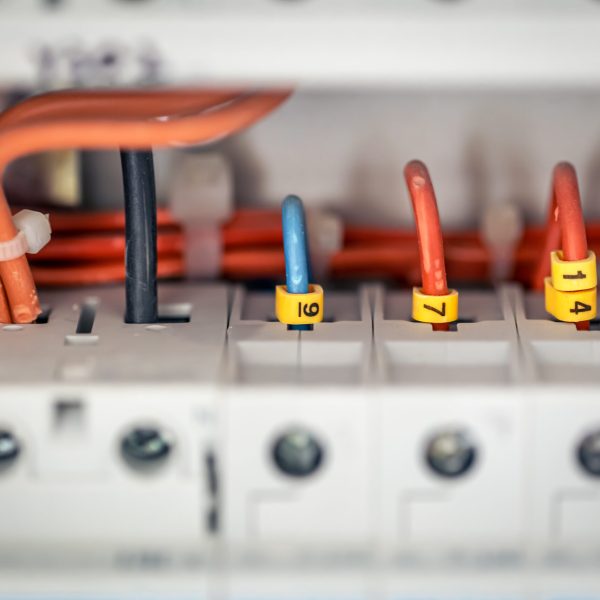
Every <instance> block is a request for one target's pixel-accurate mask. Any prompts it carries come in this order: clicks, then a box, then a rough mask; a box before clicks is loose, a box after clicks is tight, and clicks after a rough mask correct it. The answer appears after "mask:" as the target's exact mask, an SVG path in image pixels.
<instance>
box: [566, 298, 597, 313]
mask: <svg viewBox="0 0 600 600" xmlns="http://www.w3.org/2000/svg"><path fill="white" fill-rule="evenodd" d="M590 310H592V307H591V306H590V305H589V304H586V303H585V302H581V301H580V300H575V305H574V306H573V308H572V309H570V310H569V312H572V313H574V314H576V315H578V314H579V313H582V312H589V311H590Z"/></svg>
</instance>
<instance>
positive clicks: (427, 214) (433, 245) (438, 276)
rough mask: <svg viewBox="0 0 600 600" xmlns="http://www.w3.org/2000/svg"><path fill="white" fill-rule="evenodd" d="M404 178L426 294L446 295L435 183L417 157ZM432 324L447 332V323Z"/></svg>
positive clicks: (405, 172)
mask: <svg viewBox="0 0 600 600" xmlns="http://www.w3.org/2000/svg"><path fill="white" fill-rule="evenodd" d="M404 178H405V179H406V185H407V186H408V191H409V193H410V199H411V201H412V206H413V212H414V213H415V223H416V226H417V239H418V242H419V258H420V264H421V280H422V290H423V293H424V294H428V295H431V296H443V295H445V294H447V293H448V283H447V281H446V264H445V260H444V242H443V239H442V229H441V227H440V216H439V214H438V209H437V201H436V199H435V192H434V190H433V184H432V183H431V178H430V177H429V172H428V171H427V167H426V166H425V165H424V164H423V163H422V162H421V161H418V160H413V161H411V162H409V163H408V164H407V165H406V167H404ZM432 327H433V330H434V331H448V324H447V323H434V324H432Z"/></svg>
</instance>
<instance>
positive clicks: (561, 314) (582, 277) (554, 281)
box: [544, 250, 597, 323]
mask: <svg viewBox="0 0 600 600" xmlns="http://www.w3.org/2000/svg"><path fill="white" fill-rule="evenodd" d="M562 257H563V253H562V252H561V251H559V250H558V251H555V252H551V253H550V277H546V279H544V297H545V303H546V312H549V313H550V314H551V315H552V316H553V317H555V318H556V319H558V320H559V321H565V322H567V323H578V322H579V321H589V320H590V319H593V318H594V317H595V316H596V310H597V299H596V285H597V276H596V255H595V254H594V253H593V252H591V251H590V252H588V255H587V257H586V258H584V259H583V260H563V258H562Z"/></svg>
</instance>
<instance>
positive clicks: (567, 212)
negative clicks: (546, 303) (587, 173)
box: [531, 162, 590, 331]
mask: <svg viewBox="0 0 600 600" xmlns="http://www.w3.org/2000/svg"><path fill="white" fill-rule="evenodd" d="M561 248H562V253H563V259H564V260H582V259H584V258H586V257H587V254H588V243H587V234H586V230H585V221H584V218H583V212H582V210H581V199H580V194H579V185H578V183H577V173H576V171H575V167H573V165H572V164H570V163H568V162H560V163H558V164H557V165H556V166H555V167H554V170H553V172H552V193H551V200H550V210H549V212H548V220H547V222H546V231H545V237H544V243H543V249H542V253H541V255H540V257H539V260H538V263H537V265H536V267H535V270H534V273H533V277H532V279H531V286H532V287H533V288H534V289H536V290H542V289H543V288H544V279H545V278H546V277H548V276H549V275H550V253H551V252H553V251H554V250H558V249H561ZM575 325H576V327H577V329H578V330H581V331H586V330H588V329H589V328H590V323H589V321H579V322H578V323H576V324H575Z"/></svg>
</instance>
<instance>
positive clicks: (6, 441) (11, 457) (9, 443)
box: [0, 429, 21, 470]
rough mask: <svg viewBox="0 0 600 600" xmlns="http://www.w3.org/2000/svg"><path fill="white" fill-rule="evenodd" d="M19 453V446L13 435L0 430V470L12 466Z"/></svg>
mask: <svg viewBox="0 0 600 600" xmlns="http://www.w3.org/2000/svg"><path fill="white" fill-rule="evenodd" d="M20 452H21V445H20V443H19V440H18V439H17V438H16V437H15V436H14V434H13V433H11V432H10V431H8V430H6V429H0V470H4V469H6V468H8V467H9V466H11V465H12V464H14V462H15V460H16V459H17V457H18V456H19V454H20Z"/></svg>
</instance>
